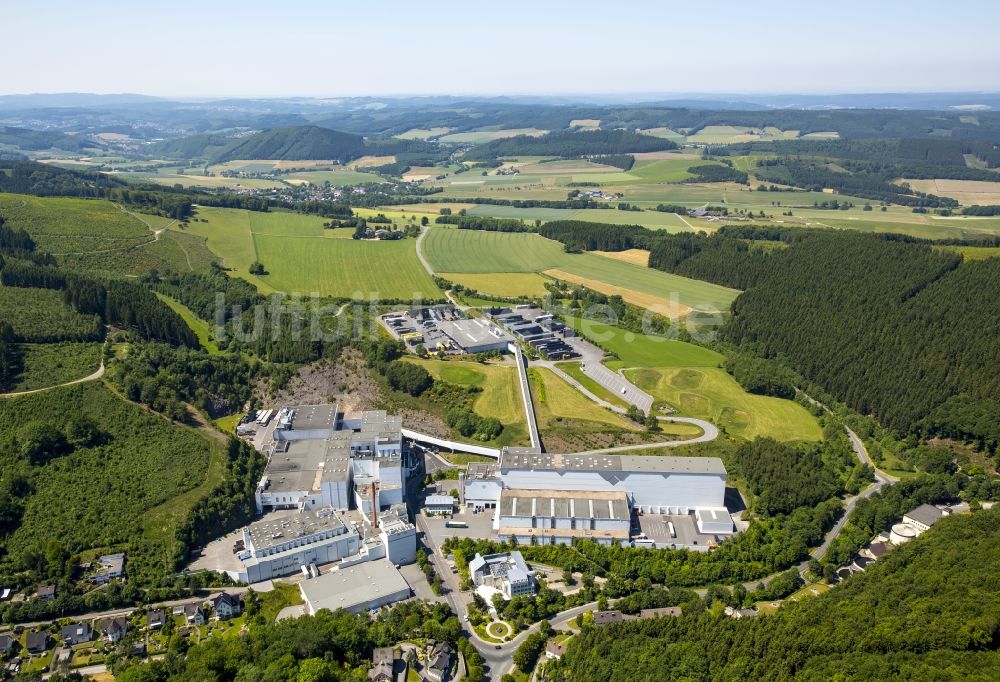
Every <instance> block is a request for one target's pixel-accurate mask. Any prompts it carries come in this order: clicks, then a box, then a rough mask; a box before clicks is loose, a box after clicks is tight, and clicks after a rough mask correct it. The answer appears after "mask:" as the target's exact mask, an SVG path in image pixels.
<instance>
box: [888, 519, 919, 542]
mask: <svg viewBox="0 0 1000 682" xmlns="http://www.w3.org/2000/svg"><path fill="white" fill-rule="evenodd" d="M915 537H917V529H916V528H914V527H913V526H911V525H910V524H908V523H897V524H896V525H894V526H893V527H892V530H891V531H890V532H889V541H890V542H892V544H894V545H901V544H903V543H904V542H909V541H910V540H912V539H913V538H915Z"/></svg>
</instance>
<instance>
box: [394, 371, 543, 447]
mask: <svg viewBox="0 0 1000 682" xmlns="http://www.w3.org/2000/svg"><path fill="white" fill-rule="evenodd" d="M407 361H408V362H413V363H415V364H418V365H420V366H421V367H423V368H424V369H426V370H427V371H428V372H430V374H431V376H433V377H434V378H435V379H440V380H441V381H446V382H448V383H450V384H457V385H459V386H476V387H478V388H480V389H482V393H480V394H479V396H478V397H477V398H476V402H475V404H474V406H473V407H474V409H475V411H476V413H477V414H479V415H482V416H484V417H496V418H497V419H499V420H500V422H501V423H502V424H503V425H504V427H507V426H511V427H513V428H515V429H517V430H518V431H519V432H523V433H527V427H526V425H525V422H524V404H523V403H522V402H521V388H520V386H519V384H518V378H517V368H516V367H514V366H513V365H507V364H504V365H499V364H482V363H478V362H466V361H462V360H447V361H445V360H420V359H418V358H407Z"/></svg>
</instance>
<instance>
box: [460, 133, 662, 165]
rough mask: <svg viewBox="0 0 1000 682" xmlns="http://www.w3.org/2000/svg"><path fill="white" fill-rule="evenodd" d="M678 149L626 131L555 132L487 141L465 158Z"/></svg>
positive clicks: (487, 158) (569, 156)
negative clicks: (537, 135)
mask: <svg viewBox="0 0 1000 682" xmlns="http://www.w3.org/2000/svg"><path fill="white" fill-rule="evenodd" d="M664 149H677V143H676V142H672V141H671V140H667V139H663V138H659V137H651V136H649V135H639V134H637V133H631V132H628V131H626V130H592V131H582V132H554V133H549V134H547V135H541V136H539V137H532V136H531V135H518V136H516V137H508V138H504V139H500V140H494V141H492V142H487V143H486V144H482V145H480V146H478V147H475V148H473V149H472V150H470V151H469V152H468V153H467V154H466V156H465V158H468V159H470V160H476V161H490V160H492V159H496V158H498V157H501V156H560V157H563V158H575V157H580V156H594V155H606V154H612V155H616V154H629V153H632V152H656V151H661V150H664Z"/></svg>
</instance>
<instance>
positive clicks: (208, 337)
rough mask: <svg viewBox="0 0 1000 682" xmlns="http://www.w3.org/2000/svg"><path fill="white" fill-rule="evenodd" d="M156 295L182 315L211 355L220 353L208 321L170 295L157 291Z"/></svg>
mask: <svg viewBox="0 0 1000 682" xmlns="http://www.w3.org/2000/svg"><path fill="white" fill-rule="evenodd" d="M156 297H157V298H158V299H160V300H161V301H163V302H164V303H166V304H167V307H169V308H170V309H171V310H173V311H174V312H175V313H177V314H178V315H180V316H181V318H182V319H183V320H184V322H185V323H186V324H187V326H188V327H190V328H191V331H193V332H194V334H195V336H197V337H198V343H200V344H201V347H202V348H204V349H205V350H206V351H208V352H209V353H210V354H211V355H219V354H220V353H221V352H222V351H221V350H219V346H218V344H216V343H215V340H214V339H213V338H212V330H211V328H210V327H209V325H208V322H205V320H203V319H201V318H200V317H198V316H197V315H195V314H194V312H192V310H191V309H190V308H188V307H187V306H186V305H184V304H183V303H181V302H180V301H176V300H174V299H172V298H170V297H169V296H165V295H163V294H160V293H157V294H156Z"/></svg>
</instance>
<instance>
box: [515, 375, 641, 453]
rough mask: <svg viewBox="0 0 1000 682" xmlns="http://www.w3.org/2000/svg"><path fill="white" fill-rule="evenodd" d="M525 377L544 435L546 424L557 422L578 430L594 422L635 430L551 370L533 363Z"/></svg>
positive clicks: (625, 421)
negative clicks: (526, 377) (529, 384)
mask: <svg viewBox="0 0 1000 682" xmlns="http://www.w3.org/2000/svg"><path fill="white" fill-rule="evenodd" d="M528 379H529V381H530V383H531V390H532V399H533V400H534V403H535V414H536V416H537V418H538V428H539V430H541V431H543V433H542V438H543V439H544V438H545V434H544V430H545V429H546V428H553V427H559V426H563V427H566V426H572V427H573V428H576V429H581V430H592V429H593V428H594V427H595V426H596V427H597V428H599V429H602V428H606V427H608V426H610V427H614V428H619V429H624V430H630V431H631V430H635V426H634V425H633V424H632V423H631V422H629V421H627V420H625V419H624V418H622V417H620V416H618V415H617V414H615V413H614V412H611V411H610V410H606V409H604V408H603V407H601V406H600V405H598V404H597V403H595V402H594V401H592V400H590V399H589V398H587V397H586V396H584V395H583V394H582V393H580V392H579V391H577V390H576V389H575V388H573V387H572V386H570V385H569V384H567V383H566V382H565V381H563V380H562V379H560V378H559V377H558V376H556V375H555V374H554V373H553V372H552V371H551V370H548V369H545V368H544V367H532V368H530V369H529V370H528ZM588 422H589V424H588Z"/></svg>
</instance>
